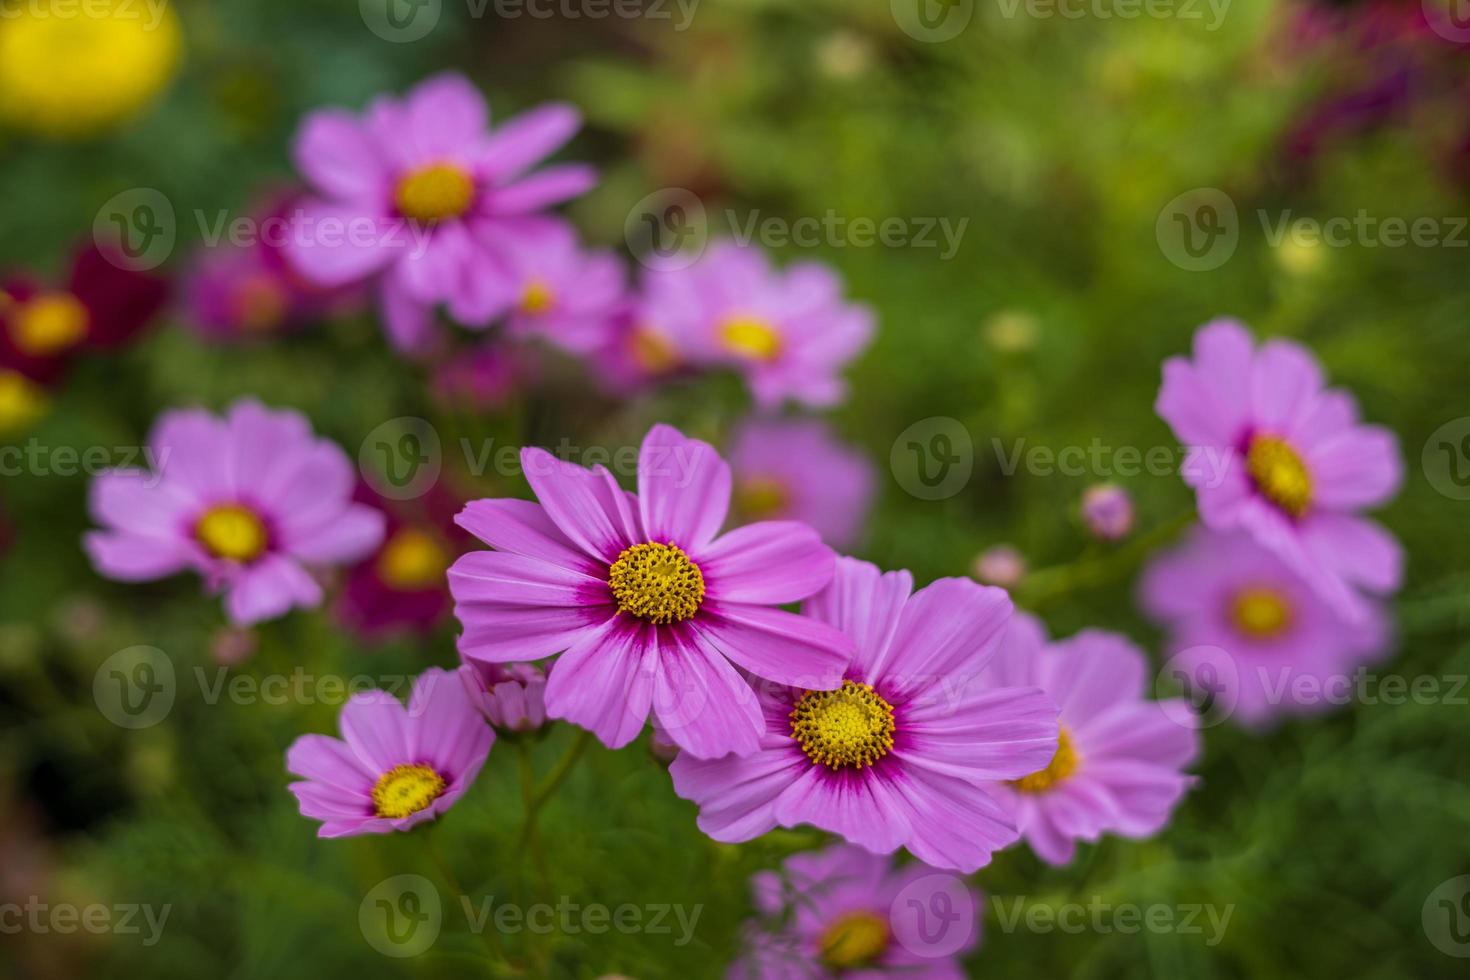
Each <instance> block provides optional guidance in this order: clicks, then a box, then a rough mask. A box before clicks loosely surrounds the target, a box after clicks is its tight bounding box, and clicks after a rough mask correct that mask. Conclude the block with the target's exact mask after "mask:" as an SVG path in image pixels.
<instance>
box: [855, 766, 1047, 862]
mask: <svg viewBox="0 0 1470 980" xmlns="http://www.w3.org/2000/svg"><path fill="white" fill-rule="evenodd" d="M890 773H891V774H885V779H884V780H883V786H884V789H885V790H886V794H885V795H886V798H887V804H886V806H885V808H884V809H883V810H881V811H879V812H881V813H884V814H885V815H886V816H887V817H888V818H889V819H895V820H902V821H904V822H905V823H906V824H907V825H908V828H909V832H908V837H907V839H906V840H905V841H904V846H905V847H907V848H908V851H909V853H910V854H912V855H913V856H914V857H916V858H918V859H919V860H921V861H923V862H925V863H927V864H930V865H933V866H934V867H936V868H945V869H952V870H955V871H960V872H963V873H965V874H970V873H972V872H974V871H977V870H979V869H980V868H983V867H984V866H985V865H987V864H989V863H990V859H991V856H992V855H993V854H994V852H996V851H998V850H1000V849H1002V848H1004V847H1008V846H1010V845H1011V844H1013V843H1015V842H1016V840H1017V839H1018V838H1019V837H1020V832H1019V831H1018V830H1017V829H1016V826H1015V824H1014V823H1013V822H1012V820H1011V817H1010V814H1008V813H1007V812H1006V810H1005V809H1004V808H1003V807H1002V806H1001V805H1000V804H999V803H997V802H996V801H995V799H994V797H992V796H990V794H988V793H986V792H985V790H983V789H981V788H980V787H979V786H976V785H974V784H973V783H969V782H966V781H964V780H961V779H955V778H953V777H951V776H945V775H942V774H940V773H932V772H927V771H925V770H923V769H917V768H914V767H910V766H905V767H902V768H899V767H893V769H892V770H890Z"/></svg>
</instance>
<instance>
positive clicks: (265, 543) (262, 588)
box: [84, 400, 383, 625]
mask: <svg viewBox="0 0 1470 980" xmlns="http://www.w3.org/2000/svg"><path fill="white" fill-rule="evenodd" d="M148 451H149V459H150V460H152V461H154V462H155V465H157V467H158V470H157V471H156V472H148V471H145V470H138V469H119V470H109V471H107V472H105V473H102V474H101V475H99V476H98V477H97V479H96V480H94V481H93V483H92V494H91V512H92V517H93V519H94V520H96V521H97V523H99V524H101V525H102V528H103V529H102V530H99V531H92V532H90V533H88V534H87V535H86V537H85V540H84V544H85V547H86V550H87V554H88V555H89V556H91V559H92V564H93V566H95V567H96V569H97V571H98V572H99V573H101V574H102V575H105V576H106V577H108V578H112V579H117V580H119V581H124V582H143V581H151V580H153V579H159V578H164V577H166V576H169V575H174V574H176V573H178V572H182V571H185V570H188V569H192V570H194V571H196V572H198V573H199V574H200V575H201V576H202V577H203V578H204V581H205V585H206V587H207V588H208V589H210V590H211V591H216V592H223V593H224V594H225V611H226V612H227V613H228V614H229V617H230V619H231V620H232V621H233V622H234V623H236V624H237V625H248V624H250V623H255V622H259V621H261V620H265V619H271V618H274V617H276V616H280V615H283V614H285V613H286V612H287V611H289V610H290V609H291V608H292V607H295V606H300V607H304V608H312V607H315V606H318V605H320V604H321V601H322V589H321V586H320V585H318V584H317V582H316V580H315V579H314V578H312V577H311V575H309V574H308V573H307V571H306V566H308V565H342V564H347V563H349V562H353V561H356V560H357V559H359V558H361V557H362V556H363V555H365V554H367V553H369V552H371V551H372V550H373V549H374V548H375V547H377V545H378V543H379V542H380V541H381V540H382V538H383V515H382V513H380V512H379V511H377V510H375V509H373V508H372V507H367V506H364V505H362V504H356V503H353V501H352V490H353V484H354V480H355V477H356V472H355V471H354V469H353V466H352V463H351V461H350V460H349V459H348V458H347V454H346V453H344V452H343V451H342V450H341V449H340V448H338V447H337V446H336V445H334V444H333V443H331V442H328V441H327V440H325V439H318V438H316V437H315V436H314V435H313V434H312V431H311V425H310V423H309V422H307V420H306V418H305V417H304V416H302V415H301V414H299V413H297V412H292V411H271V410H269V409H267V408H265V407H263V406H262V405H261V404H260V403H259V402H255V401H251V400H245V401H240V402H236V403H235V405H234V406H233V407H232V408H231V409H230V411H229V413H228V414H227V415H226V416H224V417H223V418H221V417H218V416H215V415H211V414H210V413H208V412H205V411H202V410H197V409H185V410H180V411H173V412H166V413H165V414H164V415H163V416H161V417H160V418H159V420H158V422H157V424H156V425H155V426H154V429H153V432H152V434H151V436H150V437H149V443H148Z"/></svg>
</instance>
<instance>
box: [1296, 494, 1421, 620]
mask: <svg viewBox="0 0 1470 980" xmlns="http://www.w3.org/2000/svg"><path fill="white" fill-rule="evenodd" d="M1301 536H1302V543H1303V545H1304V547H1305V548H1306V550H1307V552H1308V553H1309V554H1310V555H1311V556H1312V557H1313V558H1314V559H1316V560H1317V561H1318V562H1320V563H1321V564H1322V565H1323V566H1324V567H1326V568H1328V569H1331V570H1332V571H1333V573H1335V574H1336V575H1338V576H1341V577H1342V578H1343V579H1346V580H1347V581H1348V582H1351V583H1353V584H1354V585H1357V586H1360V587H1362V588H1365V589H1368V590H1370V591H1372V592H1380V593H1383V592H1392V591H1393V590H1394V589H1397V588H1398V587H1399V584H1400V583H1401V582H1402V581H1403V575H1404V550H1403V546H1402V545H1400V544H1399V542H1398V539H1397V538H1395V537H1394V536H1393V535H1392V534H1390V533H1389V532H1388V531H1386V530H1385V529H1384V528H1383V527H1382V526H1381V525H1379V524H1376V523H1374V522H1373V521H1370V520H1367V519H1365V518H1361V517H1352V516H1349V515H1347V514H1316V515H1314V516H1312V517H1310V518H1308V519H1307V520H1306V521H1305V522H1304V523H1303V524H1302V528H1301ZM1353 608H1354V610H1356V611H1357V612H1358V613H1359V614H1360V615H1357V616H1355V617H1354V618H1355V619H1361V618H1362V611H1361V610H1360V609H1358V604H1356V603H1355V604H1353Z"/></svg>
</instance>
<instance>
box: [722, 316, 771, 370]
mask: <svg viewBox="0 0 1470 980" xmlns="http://www.w3.org/2000/svg"><path fill="white" fill-rule="evenodd" d="M720 340H721V341H722V342H723V343H724V345H725V348H726V349H727V350H729V351H731V352H732V353H735V354H739V355H740V356H741V357H747V358H749V359H751V360H752V361H770V360H774V359H775V358H776V356H777V355H778V354H780V353H781V335H780V334H779V333H777V332H776V328H775V327H773V326H771V325H770V324H769V323H767V322H766V321H765V320H762V319H759V318H757V317H752V316H735V317H731V318H730V319H728V320H726V321H725V322H724V323H723V324H721V326H720Z"/></svg>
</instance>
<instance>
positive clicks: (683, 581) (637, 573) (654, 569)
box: [607, 541, 704, 626]
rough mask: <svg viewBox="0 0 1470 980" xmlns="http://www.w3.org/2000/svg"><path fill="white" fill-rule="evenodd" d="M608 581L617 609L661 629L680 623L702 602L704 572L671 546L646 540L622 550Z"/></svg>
mask: <svg viewBox="0 0 1470 980" xmlns="http://www.w3.org/2000/svg"><path fill="white" fill-rule="evenodd" d="M607 581H608V585H610V586H611V587H612V593H613V598H615V599H616V600H617V601H618V608H619V609H620V610H622V611H623V612H625V613H627V614H628V615H630V616H637V617H638V618H640V619H646V620H648V621H649V622H650V623H656V624H658V625H660V626H663V625H667V624H669V623H680V622H683V621H684V620H686V619H688V618H690V617H691V616H693V615H694V614H695V613H696V612H698V611H699V604H700V603H701V602H703V601H704V573H703V572H701V571H700V570H699V566H698V565H696V564H694V562H693V560H691V559H690V557H689V556H688V555H686V554H684V552H683V551H682V550H681V549H680V548H679V547H678V546H676V545H673V544H659V543H658V542H656V541H649V542H646V543H644V544H635V545H633V546H632V547H631V548H627V549H625V550H624V551H623V553H622V554H620V555H618V560H617V561H615V562H613V564H612V568H611V569H610V570H609V572H608V579H607Z"/></svg>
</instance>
